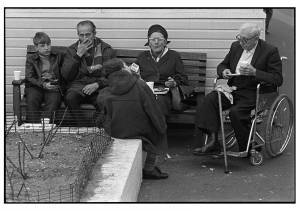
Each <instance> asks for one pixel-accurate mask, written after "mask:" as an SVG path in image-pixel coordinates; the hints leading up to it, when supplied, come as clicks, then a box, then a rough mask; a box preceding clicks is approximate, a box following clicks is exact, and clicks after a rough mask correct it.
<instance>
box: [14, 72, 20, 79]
mask: <svg viewBox="0 0 300 211" xmlns="http://www.w3.org/2000/svg"><path fill="white" fill-rule="evenodd" d="M14 78H15V80H20V79H21V71H14Z"/></svg>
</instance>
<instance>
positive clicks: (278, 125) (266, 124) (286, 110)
mask: <svg viewBox="0 0 300 211" xmlns="http://www.w3.org/2000/svg"><path fill="white" fill-rule="evenodd" d="M217 80H218V78H216V79H215V80H214V87H216V84H217ZM262 85H265V84H258V85H257V89H256V94H257V95H256V105H255V108H254V109H253V110H252V111H251V127H250V131H249V136H248V142H247V148H246V150H245V151H244V152H233V151H230V149H231V148H232V147H233V146H234V145H235V144H236V143H237V140H236V137H235V135H234V131H233V130H232V131H231V132H229V133H227V134H225V131H224V123H230V120H229V117H228V116H224V115H223V114H224V113H223V112H224V111H223V110H222V103H221V93H220V91H217V93H218V101H219V115H220V124H221V135H222V141H221V142H222V143H221V145H222V148H223V152H221V154H220V155H222V156H224V168H225V170H224V171H225V173H228V172H229V171H228V161H227V156H231V157H249V159H250V163H251V164H252V165H254V166H259V165H261V164H262V163H263V160H264V156H269V157H271V158H272V157H276V156H279V155H281V154H282V153H283V152H284V150H285V149H286V147H287V145H288V143H289V141H290V139H291V136H292V132H293V128H294V110H293V105H292V102H291V100H290V99H289V98H288V96H287V95H286V94H279V92H278V88H277V91H276V92H275V93H274V92H273V93H265V94H262V93H261V91H263V90H261V86H262ZM205 144H206V143H205Z"/></svg>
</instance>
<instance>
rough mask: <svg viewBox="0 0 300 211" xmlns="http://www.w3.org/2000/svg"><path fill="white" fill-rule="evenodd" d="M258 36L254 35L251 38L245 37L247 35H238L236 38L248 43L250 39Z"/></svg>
mask: <svg viewBox="0 0 300 211" xmlns="http://www.w3.org/2000/svg"><path fill="white" fill-rule="evenodd" d="M256 37H257V35H254V36H253V37H250V38H245V37H241V35H239V34H238V35H236V37H235V38H236V39H237V40H238V41H239V42H242V43H245V44H246V43H248V42H249V41H250V40H252V39H254V38H256Z"/></svg>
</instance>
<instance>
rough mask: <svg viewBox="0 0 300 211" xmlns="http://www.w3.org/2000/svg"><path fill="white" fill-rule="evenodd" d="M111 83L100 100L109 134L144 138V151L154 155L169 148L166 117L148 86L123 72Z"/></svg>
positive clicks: (105, 126)
mask: <svg viewBox="0 0 300 211" xmlns="http://www.w3.org/2000/svg"><path fill="white" fill-rule="evenodd" d="M108 81H109V86H108V87H106V88H104V89H102V90H100V92H99V95H98V98H97V103H98V106H99V107H100V108H101V110H102V111H103V114H104V117H103V127H104V128H105V130H106V132H107V133H108V134H110V135H111V136H112V137H115V138H121V139H133V138H140V139H142V141H143V149H144V150H146V151H151V152H153V153H159V152H160V151H162V150H164V149H166V146H167V139H166V129H167V126H166V122H165V118H164V116H163V114H162V113H161V111H160V109H159V107H158V105H157V102H156V99H155V96H154V95H153V93H152V91H151V89H150V88H149V87H148V86H147V84H146V83H145V82H144V81H143V80H141V79H138V77H137V76H136V75H132V74H130V73H128V72H126V71H123V70H122V71H117V72H114V73H112V74H110V75H109V77H108Z"/></svg>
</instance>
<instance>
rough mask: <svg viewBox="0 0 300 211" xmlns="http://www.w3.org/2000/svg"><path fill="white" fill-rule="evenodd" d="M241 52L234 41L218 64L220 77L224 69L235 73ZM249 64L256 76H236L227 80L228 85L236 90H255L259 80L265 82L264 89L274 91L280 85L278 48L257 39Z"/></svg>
mask: <svg viewBox="0 0 300 211" xmlns="http://www.w3.org/2000/svg"><path fill="white" fill-rule="evenodd" d="M242 53H243V48H242V47H241V45H240V43H239V42H238V41H237V42H234V43H232V45H231V47H230V51H229V53H228V54H227V55H226V56H225V58H224V60H223V61H222V62H221V63H220V64H219V65H218V67H217V71H218V75H219V77H222V72H223V70H224V69H230V70H231V72H232V73H235V69H236V66H237V64H238V62H239V59H240V57H241V55H242ZM251 65H252V66H253V67H255V68H256V76H255V77H254V76H238V77H232V78H230V79H229V80H228V85H229V86H236V87H237V88H238V90H242V89H247V90H255V89H256V86H257V84H258V83H259V82H267V83H268V85H265V88H264V89H265V90H266V91H267V89H268V90H269V91H268V92H271V91H276V87H279V86H281V85H282V82H283V79H282V63H281V60H280V56H279V52H278V49H277V48H276V47H274V46H272V45H270V44H268V43H266V42H265V41H263V40H259V41H258V44H257V47H256V49H255V52H254V55H253V58H252V61H251Z"/></svg>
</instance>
